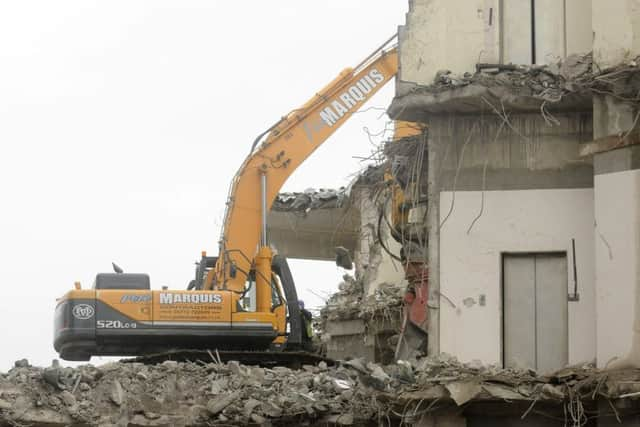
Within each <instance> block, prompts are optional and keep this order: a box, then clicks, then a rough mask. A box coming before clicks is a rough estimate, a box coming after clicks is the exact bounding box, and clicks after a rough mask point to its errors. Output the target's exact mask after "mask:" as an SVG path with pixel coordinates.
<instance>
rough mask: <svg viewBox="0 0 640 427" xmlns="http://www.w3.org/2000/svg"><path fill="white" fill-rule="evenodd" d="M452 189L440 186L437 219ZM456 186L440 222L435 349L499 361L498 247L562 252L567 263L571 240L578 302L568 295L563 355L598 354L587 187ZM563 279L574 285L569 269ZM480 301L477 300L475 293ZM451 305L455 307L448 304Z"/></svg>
mask: <svg viewBox="0 0 640 427" xmlns="http://www.w3.org/2000/svg"><path fill="white" fill-rule="evenodd" d="M452 197H453V193H452V192H443V193H441V198H440V212H441V221H443V220H444V217H445V216H446V214H447V213H448V212H449V209H450V206H451V200H452ZM481 199H482V192H479V191H464V192H456V193H455V205H454V209H453V211H452V213H451V215H450V216H449V218H448V219H447V221H446V222H445V223H444V224H443V225H442V228H441V229H440V287H441V293H442V295H443V298H441V300H440V310H441V313H440V321H441V324H442V325H443V328H442V329H441V331H440V334H441V341H440V343H441V344H440V345H441V348H440V350H441V351H444V352H447V353H450V354H453V355H455V356H457V357H458V358H460V359H461V360H464V361H470V360H473V359H479V360H481V361H483V362H485V363H501V362H502V338H501V337H502V329H501V328H502V326H501V325H502V306H501V253H502V252H548V251H564V252H566V253H567V260H568V262H569V263H571V262H572V259H571V239H572V238H573V239H575V241H576V262H577V267H578V278H579V293H580V301H579V302H569V361H570V363H578V362H582V361H591V360H593V359H594V358H595V354H596V351H595V349H596V335H595V326H596V324H595V316H594V313H595V291H594V272H593V264H594V256H593V254H594V252H593V222H594V219H593V213H592V212H593V190H592V189H557V190H521V191H487V192H485V194H484V213H483V214H482V216H481V217H480V219H479V220H478V221H477V222H476V224H475V225H474V227H473V229H472V230H471V232H470V233H468V234H467V230H468V228H469V226H470V224H471V223H472V222H473V220H474V218H475V217H476V216H477V214H478V212H479V210H480V206H481ZM568 270H569V275H570V277H568V278H567V283H568V284H570V287H571V289H567V292H569V291H572V290H573V274H572V271H571V270H572V269H571V268H568ZM481 295H484V296H485V298H486V305H485V306H481V305H480V304H479V300H480V296H481ZM453 305H455V307H454V306H453Z"/></svg>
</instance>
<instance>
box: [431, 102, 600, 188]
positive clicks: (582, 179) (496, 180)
mask: <svg viewBox="0 0 640 427" xmlns="http://www.w3.org/2000/svg"><path fill="white" fill-rule="evenodd" d="M556 119H558V121H559V123H560V124H559V125H558V126H549V125H547V124H546V122H545V121H544V119H543V118H542V117H541V116H540V115H539V114H520V115H513V116H511V118H510V123H511V126H512V127H513V129H511V128H510V127H508V126H502V120H501V119H500V118H498V117H497V116H495V115H493V114H489V115H483V116H456V115H449V116H431V117H429V140H430V141H429V143H430V150H436V149H437V150H439V151H440V153H439V156H438V158H439V159H441V161H440V162H439V164H438V167H439V170H438V171H437V175H438V181H439V184H438V186H439V188H440V189H443V190H451V189H453V188H455V189H456V190H480V189H482V188H483V183H484V188H485V189H489V190H498V189H501V190H515V189H532V188H535V189H541V188H586V187H589V188H590V187H592V186H593V166H592V164H591V160H590V159H583V158H581V157H580V155H579V148H580V146H581V144H583V143H585V142H587V141H590V140H591V138H592V122H591V115H590V114H588V113H571V114H562V115H561V114H558V115H556ZM485 166H486V168H485ZM485 169H486V170H485Z"/></svg>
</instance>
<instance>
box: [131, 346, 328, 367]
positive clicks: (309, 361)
mask: <svg viewBox="0 0 640 427" xmlns="http://www.w3.org/2000/svg"><path fill="white" fill-rule="evenodd" d="M167 360H174V361H176V362H197V361H200V362H205V363H212V362H213V363H219V362H222V363H226V362H229V361H231V360H235V361H238V362H240V363H242V364H243V365H258V366H262V367H265V368H270V367H275V366H284V367H288V368H292V369H299V368H301V367H302V366H303V365H317V364H318V363H320V362H325V363H326V364H327V365H329V366H333V365H335V364H336V362H335V361H334V360H332V359H328V358H326V357H322V356H320V355H319V354H314V353H309V352H306V351H234V350H223V351H216V350H213V351H212V350H170V351H165V352H161V353H153V354H147V355H142V356H137V357H133V358H128V359H123V360H122V362H125V363H144V364H148V365H154V364H158V363H162V362H165V361H167Z"/></svg>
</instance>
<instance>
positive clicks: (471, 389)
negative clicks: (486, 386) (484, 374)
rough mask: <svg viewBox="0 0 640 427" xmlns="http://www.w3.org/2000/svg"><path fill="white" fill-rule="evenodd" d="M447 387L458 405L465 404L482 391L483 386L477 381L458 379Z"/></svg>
mask: <svg viewBox="0 0 640 427" xmlns="http://www.w3.org/2000/svg"><path fill="white" fill-rule="evenodd" d="M445 387H446V389H447V390H448V391H449V394H450V395H451V398H452V399H453V401H454V402H456V405H458V406H461V405H464V404H465V403H467V402H468V401H470V400H471V399H473V398H474V397H476V396H477V395H478V394H480V393H481V392H482V386H481V385H480V384H478V383H475V382H467V381H456V382H452V383H449V384H447V385H445Z"/></svg>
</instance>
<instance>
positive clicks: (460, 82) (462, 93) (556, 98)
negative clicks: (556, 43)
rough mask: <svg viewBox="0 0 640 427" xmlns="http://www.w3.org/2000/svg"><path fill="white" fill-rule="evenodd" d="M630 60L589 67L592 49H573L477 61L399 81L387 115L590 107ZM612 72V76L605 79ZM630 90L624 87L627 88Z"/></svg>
mask: <svg viewBox="0 0 640 427" xmlns="http://www.w3.org/2000/svg"><path fill="white" fill-rule="evenodd" d="M634 64H635V61H629V63H628V64H621V65H619V66H617V67H614V68H612V69H607V70H594V69H593V58H592V55H591V54H584V55H577V54H575V55H571V56H569V57H567V58H565V59H562V60H560V61H558V62H556V63H551V64H547V65H513V64H476V72H475V73H468V72H467V73H464V74H463V75H455V74H452V73H451V72H450V71H448V70H443V71H440V72H438V73H437V75H436V76H435V78H434V80H433V82H432V84H430V85H418V84H415V83H408V82H403V81H401V82H399V84H398V86H397V91H396V96H395V98H394V100H393V103H392V104H391V106H390V108H389V115H390V116H391V117H393V118H396V119H401V120H408V121H422V120H424V119H425V115H429V114H431V115H433V114H445V113H456V114H471V113H479V112H482V111H489V112H491V111H492V110H495V111H494V112H497V113H499V114H501V113H505V112H509V113H527V112H541V111H542V113H543V114H544V112H545V111H549V112H562V111H572V112H576V111H591V109H592V98H593V95H594V94H597V93H600V92H607V91H612V90H613V91H614V92H616V93H617V92H618V91H619V89H618V88H616V87H615V86H616V84H615V81H619V79H620V77H621V75H623V74H625V73H627V74H630V75H631V74H634V73H635V72H636V71H637V67H636V66H635V65H634ZM612 76H615V77H616V79H615V81H612V80H610V79H609V77H612ZM638 84H640V82H638ZM636 86H637V84H636V85H635V86H633V87H636ZM632 89H633V88H632V87H628V86H627V87H625V91H626V92H629V93H631V92H632ZM617 95H618V96H625V95H626V94H623V93H617ZM632 96H635V94H633V95H632Z"/></svg>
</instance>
